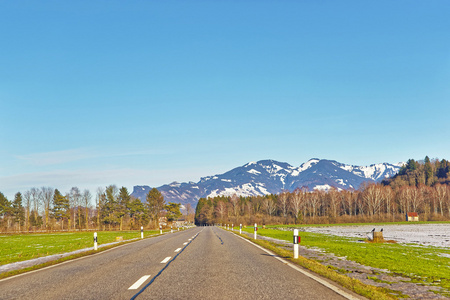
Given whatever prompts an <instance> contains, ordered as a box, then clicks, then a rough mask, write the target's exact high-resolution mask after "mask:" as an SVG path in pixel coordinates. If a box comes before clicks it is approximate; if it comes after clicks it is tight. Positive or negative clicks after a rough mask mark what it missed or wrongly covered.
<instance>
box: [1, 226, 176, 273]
mask: <svg viewBox="0 0 450 300" xmlns="http://www.w3.org/2000/svg"><path fill="white" fill-rule="evenodd" d="M168 231H170V230H163V233H165V232H168ZM73 234H75V235H74V236H73V235H70V234H68V233H59V234H58V233H55V234H51V235H50V234H33V235H11V236H7V237H8V238H10V240H9V241H10V242H11V243H12V242H17V239H19V241H20V239H21V238H23V237H24V236H28V237H27V238H26V239H25V240H26V241H27V243H28V245H29V244H32V243H33V242H35V241H36V236H39V237H38V238H39V241H44V242H48V243H47V244H46V245H47V248H50V249H51V250H49V251H48V252H46V251H42V249H43V248H44V249H45V247H39V245H38V246H37V248H36V249H37V251H32V250H29V251H24V253H27V255H23V256H21V257H19V258H17V259H15V260H14V259H12V260H14V261H13V262H19V261H25V260H29V259H32V258H37V257H43V256H47V255H52V254H63V253H67V252H72V251H75V250H80V249H85V248H89V247H93V233H86V232H85V233H73ZM59 235H61V236H62V235H66V236H65V238H60V240H59V243H60V246H59V247H56V246H55V245H53V246H55V247H48V246H52V244H51V242H52V241H53V239H54V238H55V236H56V237H58V236H59ZM80 235H81V238H80ZM86 235H87V236H86ZM158 235H159V230H150V231H144V238H151V237H154V236H158ZM61 236H60V237H61ZM67 236H69V237H70V236H71V237H77V238H78V242H73V239H71V238H67ZM117 236H122V237H123V239H124V241H123V242H120V243H117V244H113V245H107V246H104V247H101V248H98V250H97V251H94V250H90V251H84V252H80V253H76V254H73V255H69V256H65V257H62V258H59V259H56V260H53V261H49V262H45V263H42V264H38V265H34V266H31V267H28V268H23V269H20V270H14V271H8V272H3V273H0V279H3V278H7V277H11V276H14V275H18V274H22V273H26V272H29V271H32V270H37V269H41V268H45V267H48V266H51V265H56V264H59V263H61V262H64V261H68V260H72V259H76V258H80V257H83V256H88V255H92V254H97V253H101V252H104V251H106V250H109V249H112V248H115V247H118V246H122V245H124V244H129V243H133V242H137V241H140V240H141V239H140V231H139V233H137V231H129V232H124V231H122V232H117V231H112V232H98V244H99V245H102V244H108V243H111V242H115V240H116V237H117ZM50 237H51V238H50ZM2 238H5V236H1V237H0V259H1V258H3V260H2V261H10V260H11V259H9V258H8V259H5V258H4V257H5V256H6V255H4V254H5V253H6V254H9V255H8V257H10V256H11V255H10V254H11V252H13V251H16V250H17V249H20V247H21V246H20V245H18V244H17V243H16V244H14V243H13V244H14V247H8V244H9V245H11V244H10V243H6V242H5V243H3V241H4V240H2ZM136 238H138V239H136ZM80 240H81V242H80ZM86 243H87V244H86ZM25 245H27V244H26V243H24V244H22V247H25ZM25 248H33V247H25ZM61 248H62V249H64V250H62V251H59V252H56V251H57V249H61ZM13 253H14V252H13ZM47 253H48V254H47ZM27 257H28V258H27ZM0 265H3V263H2V264H0Z"/></svg>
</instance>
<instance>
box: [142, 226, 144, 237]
mask: <svg viewBox="0 0 450 300" xmlns="http://www.w3.org/2000/svg"><path fill="white" fill-rule="evenodd" d="M143 238H144V226H141V239H143Z"/></svg>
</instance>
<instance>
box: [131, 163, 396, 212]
mask: <svg viewBox="0 0 450 300" xmlns="http://www.w3.org/2000/svg"><path fill="white" fill-rule="evenodd" d="M403 164H404V163H398V164H389V163H380V164H373V165H370V166H352V165H346V164H342V163H339V162H337V161H334V160H327V159H317V158H313V159H310V160H309V161H307V162H305V163H303V164H302V165H301V166H300V167H293V166H291V165H290V164H288V163H285V162H278V161H275V160H260V161H258V162H250V163H247V164H245V165H243V166H240V167H237V168H234V169H232V170H230V171H228V172H226V173H223V174H219V175H214V176H207V177H202V178H201V179H200V181H199V182H183V183H178V182H172V183H170V184H166V185H162V186H160V187H157V189H158V190H159V191H160V192H161V194H163V196H164V199H165V200H166V203H167V202H176V203H182V204H187V203H191V205H192V206H195V205H196V203H197V201H198V199H200V198H206V197H215V196H219V195H223V196H231V195H233V194H237V195H239V196H257V195H266V194H278V193H280V192H281V191H282V190H288V191H293V190H295V189H296V188H307V189H308V190H310V191H312V190H325V191H327V190H329V189H331V188H336V189H338V190H343V189H358V188H359V186H360V185H361V184H362V183H364V182H380V181H381V180H383V179H385V178H388V177H392V176H393V175H395V174H397V172H398V171H399V169H400V167H401V166H402V165H403ZM150 190H151V187H149V186H147V185H137V186H134V188H133V193H132V194H131V195H132V196H133V197H136V198H139V199H141V200H142V201H143V202H145V199H146V195H147V193H148V192H149V191H150Z"/></svg>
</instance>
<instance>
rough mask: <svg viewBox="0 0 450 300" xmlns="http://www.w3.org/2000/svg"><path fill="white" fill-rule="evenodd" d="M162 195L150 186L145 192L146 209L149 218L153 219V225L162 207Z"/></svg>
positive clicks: (163, 202)
mask: <svg viewBox="0 0 450 300" xmlns="http://www.w3.org/2000/svg"><path fill="white" fill-rule="evenodd" d="M164 204H165V201H164V196H163V195H162V194H161V193H160V192H159V191H158V190H157V189H156V188H152V189H151V190H150V191H149V192H148V194H147V203H146V206H147V210H148V214H149V216H150V218H151V219H152V220H153V221H154V223H155V226H156V223H157V222H158V217H159V213H160V211H161V210H162V209H163V208H164Z"/></svg>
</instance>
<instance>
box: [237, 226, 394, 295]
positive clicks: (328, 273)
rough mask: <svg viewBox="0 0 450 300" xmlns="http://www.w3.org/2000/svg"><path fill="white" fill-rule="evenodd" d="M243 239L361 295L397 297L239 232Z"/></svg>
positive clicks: (390, 292) (387, 291) (270, 243)
mask: <svg viewBox="0 0 450 300" xmlns="http://www.w3.org/2000/svg"><path fill="white" fill-rule="evenodd" d="M235 233H236V232H235ZM236 234H237V235H240V234H239V233H236ZM240 236H242V237H243V238H245V239H248V240H251V241H252V242H254V243H256V244H258V245H260V246H262V247H264V248H266V249H268V250H270V251H272V252H273V253H275V254H277V255H279V256H280V257H282V258H284V259H286V260H289V261H291V262H292V263H294V264H297V265H299V266H302V267H304V268H306V269H308V270H310V271H312V272H314V273H316V274H319V275H321V276H323V277H325V278H328V279H330V280H332V281H334V282H336V283H338V284H340V285H341V286H343V287H345V288H347V289H349V290H351V291H353V292H355V293H357V294H359V295H361V296H364V297H366V298H368V299H374V300H375V299H376V300H378V299H379V300H391V299H398V298H397V297H395V296H394V295H392V292H393V291H390V290H387V289H383V288H379V287H374V286H371V285H367V284H364V283H362V282H361V281H359V280H357V279H353V278H350V277H347V276H345V275H342V274H340V273H338V272H336V271H335V270H333V269H332V268H329V267H326V266H324V265H322V264H320V263H319V262H316V261H314V260H310V259H307V258H305V257H302V256H299V258H298V259H294V258H293V254H292V252H291V251H288V250H285V249H283V248H280V247H278V246H277V245H276V244H275V243H272V242H268V241H264V240H254V239H252V238H250V237H248V236H247V235H245V234H241V235H240Z"/></svg>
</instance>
